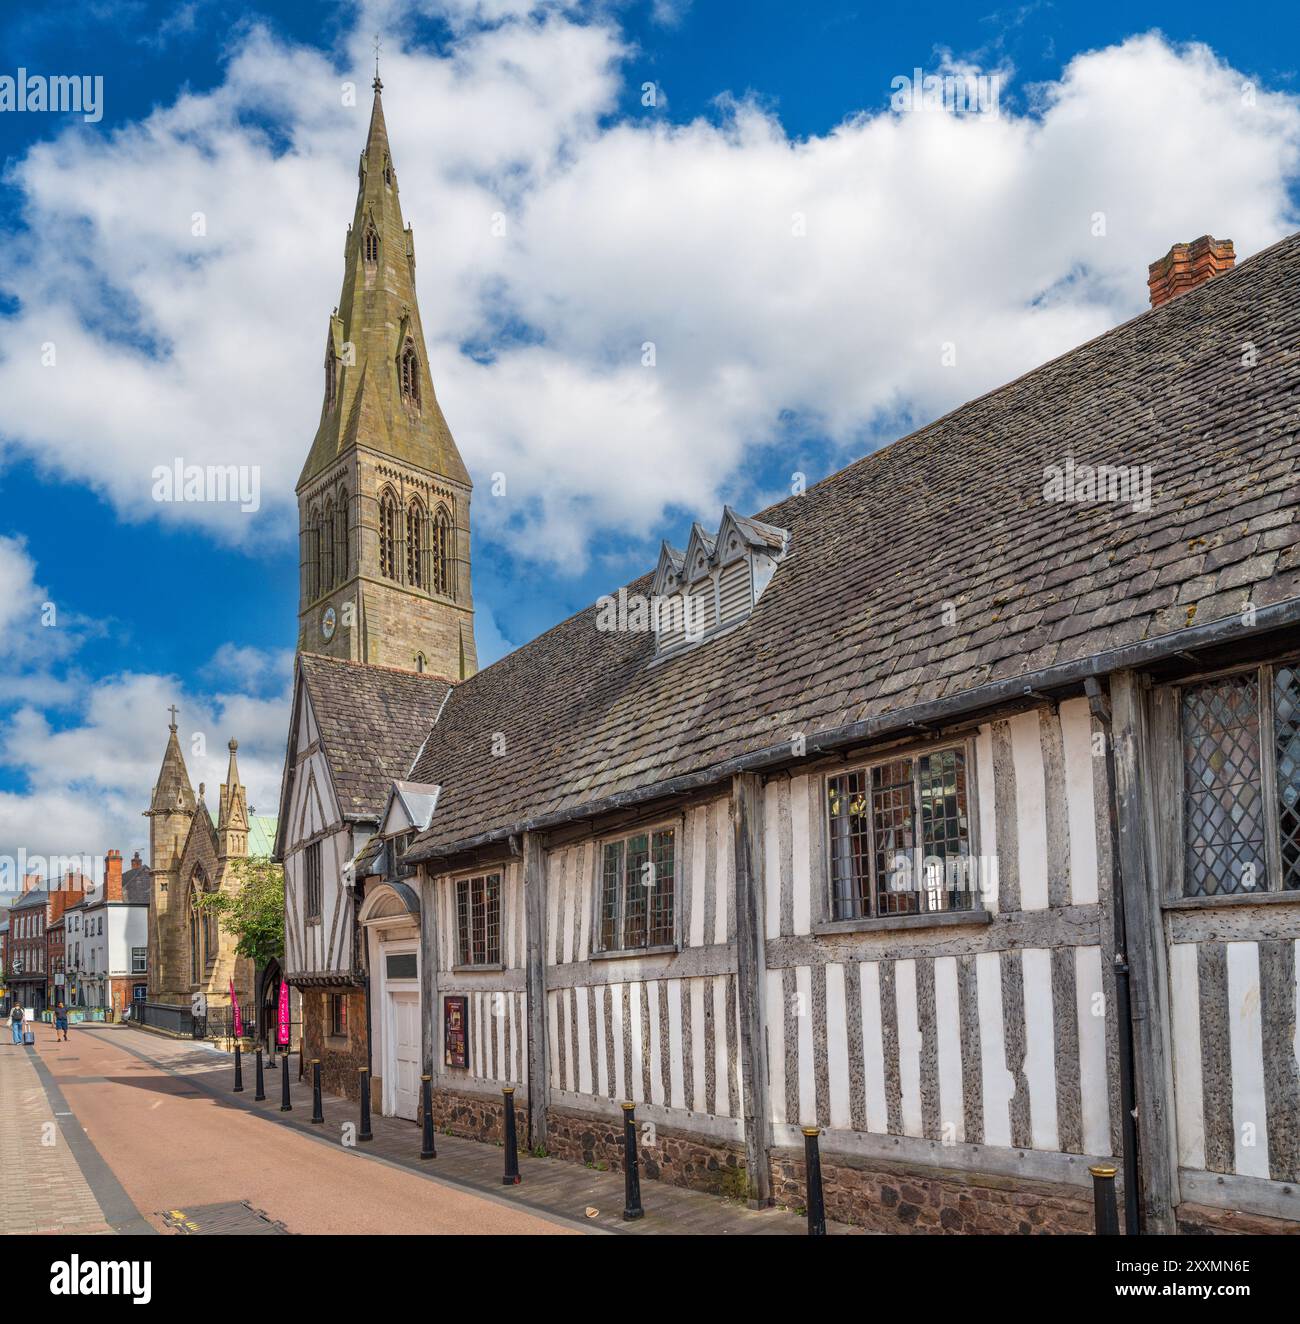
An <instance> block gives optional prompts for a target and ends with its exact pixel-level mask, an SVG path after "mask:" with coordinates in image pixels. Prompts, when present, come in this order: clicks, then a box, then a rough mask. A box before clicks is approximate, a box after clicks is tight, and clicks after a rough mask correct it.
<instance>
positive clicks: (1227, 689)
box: [1183, 672, 1265, 896]
mask: <svg viewBox="0 0 1300 1324" xmlns="http://www.w3.org/2000/svg"><path fill="white" fill-rule="evenodd" d="M1260 783H1261V777H1260V750H1259V679H1258V676H1257V675H1256V673H1255V672H1248V673H1246V674H1245V675H1240V676H1228V677H1225V678H1224V679H1222V680H1215V681H1210V682H1209V683H1208V684H1205V685H1196V686H1193V687H1192V688H1190V689H1188V690H1185V691H1184V693H1183V789H1184V798H1183V845H1184V850H1185V855H1184V861H1183V882H1184V889H1185V891H1186V892H1187V894H1188V895H1189V896H1220V895H1223V894H1225V893H1231V892H1250V891H1253V890H1255V889H1256V888H1257V887H1259V886H1263V885H1264V879H1265V867H1264V797H1263V795H1262V793H1261V785H1260Z"/></svg>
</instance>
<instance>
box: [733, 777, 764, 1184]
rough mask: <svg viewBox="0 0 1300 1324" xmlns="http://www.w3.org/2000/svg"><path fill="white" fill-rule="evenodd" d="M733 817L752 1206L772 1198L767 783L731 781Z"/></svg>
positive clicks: (742, 1068)
mask: <svg viewBox="0 0 1300 1324" xmlns="http://www.w3.org/2000/svg"><path fill="white" fill-rule="evenodd" d="M731 821H732V826H733V828H734V830H735V835H736V848H735V861H736V1006H737V1010H738V1012H739V1019H740V1078H741V1094H742V1096H743V1107H742V1114H743V1117H742V1120H743V1121H744V1126H745V1166H746V1167H747V1169H748V1171H749V1183H750V1184H749V1193H750V1205H751V1207H755V1208H757V1207H761V1206H763V1205H768V1204H771V1202H772V1172H771V1167H770V1165H769V1161H768V1139H769V1137H770V1135H771V1114H770V1111H769V1108H768V1099H767V1027H766V1017H765V1016H764V1014H763V1004H764V997H765V994H766V986H767V962H766V956H765V939H766V933H765V923H764V897H765V890H764V884H763V862H764V858H765V852H764V847H763V785H762V781H761V779H760V778H758V777H757V776H755V775H754V774H753V773H741V774H739V775H737V776H736V777H733V778H732V782H731Z"/></svg>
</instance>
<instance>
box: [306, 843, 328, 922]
mask: <svg viewBox="0 0 1300 1324" xmlns="http://www.w3.org/2000/svg"><path fill="white" fill-rule="evenodd" d="M313 861H314V862H315V867H314V868H313V867H312V865H313ZM323 892H324V889H323V888H322V886H321V848H320V842H319V841H311V842H308V843H307V845H305V846H304V847H303V848H302V918H303V923H304V924H319V923H320V922H321V911H322V910H323V908H324V907H323V904H322V903H323V900H324V897H323ZM313 900H314V901H315V903H316V907H315V911H314V912H313V910H312V901H313Z"/></svg>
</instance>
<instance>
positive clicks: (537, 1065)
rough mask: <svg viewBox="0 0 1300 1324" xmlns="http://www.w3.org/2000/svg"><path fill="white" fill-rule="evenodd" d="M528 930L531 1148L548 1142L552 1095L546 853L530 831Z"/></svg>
mask: <svg viewBox="0 0 1300 1324" xmlns="http://www.w3.org/2000/svg"><path fill="white" fill-rule="evenodd" d="M523 855H524V929H525V934H526V943H525V951H526V952H527V970H526V972H525V974H526V981H527V982H526V987H527V990H528V998H527V1003H528V1146H529V1148H530V1149H535V1148H536V1147H537V1146H538V1145H543V1144H545V1143H546V1104H547V1099H548V1097H549V1094H550V1082H549V1079H548V1076H549V1063H550V1057H549V1054H548V1053H547V1048H546V852H545V851H544V850H543V849H542V842H541V839H540V838H539V837H538V836H537V834H536V833H535V832H526V833H525V834H524V841H523Z"/></svg>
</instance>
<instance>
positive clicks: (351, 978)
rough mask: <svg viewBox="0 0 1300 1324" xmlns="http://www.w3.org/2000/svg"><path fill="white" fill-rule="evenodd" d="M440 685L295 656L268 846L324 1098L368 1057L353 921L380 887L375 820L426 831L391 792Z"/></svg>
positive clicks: (291, 973) (352, 1085)
mask: <svg viewBox="0 0 1300 1324" xmlns="http://www.w3.org/2000/svg"><path fill="white" fill-rule="evenodd" d="M448 684H449V683H448V682H447V681H445V680H441V679H439V678H437V677H435V676H432V675H428V674H425V675H421V674H419V673H416V672H409V671H403V670H397V669H396V668H390V667H379V666H373V665H366V664H362V663H357V662H350V661H347V660H345V659H340V658H326V657H320V656H317V655H315V654H311V653H302V654H299V656H298V660H297V665H296V668H295V680H294V703H293V711H292V718H291V727H290V738H289V744H288V749H287V752H286V757H285V771H284V779H283V782H282V785H281V791H280V806H281V808H280V830H279V835H278V837H277V840H276V857H277V858H278V859H280V860H281V861H282V862H283V864H284V873H285V973H286V977H287V979H288V980H289V982H290V983H292V984H293V985H295V986H296V987H298V988H299V989H301V990H302V992H303V1034H304V1040H305V1042H306V1044H307V1047H308V1050H309V1051H310V1052H311V1053H313V1054H314V1055H316V1056H318V1057H320V1058H321V1061H322V1064H323V1070H324V1074H325V1078H326V1079H327V1080H328V1081H329V1083H330V1085H331V1087H332V1088H339V1089H348V1090H349V1092H351V1093H355V1089H356V1066H357V1065H366V1064H368V1060H369V1055H370V1048H369V1043H368V1040H367V1037H366V1015H365V1003H364V998H363V996H362V994H361V990H362V989H363V987H364V981H365V977H366V972H367V969H368V966H367V961H366V958H365V956H364V955H363V953H362V951H361V929H360V927H359V925H358V914H357V912H358V908H359V906H360V905H361V903H362V902H363V900H364V898H365V895H366V889H367V887H368V886H371V885H372V883H373V884H377V883H378V882H379V881H380V878H379V877H377V876H374V875H372V874H371V873H370V872H369V871H368V870H369V867H370V865H371V863H372V862H373V856H374V855H375V854H376V853H377V852H378V850H379V848H380V847H381V846H382V845H383V844H384V841H385V839H384V837H383V835H382V834H381V833H380V829H381V827H382V826H384V824H385V820H386V819H390V820H393V821H395V820H396V818H397V816H398V815H399V814H400V815H405V814H406V813H407V812H408V811H409V812H410V813H412V814H414V815H416V818H415V819H413V820H410V821H408V820H407V818H406V817H403V818H402V831H403V832H404V833H406V834H407V835H408V836H410V835H413V833H414V830H415V827H416V824H417V822H419V823H422V824H427V822H428V812H429V809H430V808H431V804H426V803H425V802H426V801H427V800H428V796H427V794H426V792H425V788H419V787H412V788H410V789H409V790H408V791H407V792H406V797H407V798H406V799H403V798H402V795H401V793H399V794H398V797H397V805H396V807H395V806H394V803H393V796H392V790H393V782H394V781H395V780H396V779H399V778H401V777H402V775H403V774H404V773H405V772H406V770H407V769H408V768H409V767H410V765H411V763H412V762H413V761H414V759H415V756H416V754H417V752H418V751H419V748H420V745H421V743H422V741H423V739H424V736H425V734H426V732H427V730H428V726H429V723H430V722H431V720H432V718H433V716H434V715H435V714H436V713H437V711H438V707H439V705H440V704H441V702H442V700H443V699H444V698H445V697H446V694H447V690H448ZM421 814H423V818H420V817H419V816H420V815H421ZM372 842H373V849H372V851H371V853H370V855H367V854H366V848H367V846H370V845H371V843H372ZM385 928H386V929H387V928H391V925H386V926H385ZM380 1032H381V1033H382V1029H381V1031H380ZM376 1080H377V1081H381V1080H382V1078H381V1077H380V1075H379V1072H378V1069H376ZM378 1087H379V1088H382V1084H380V1085H379V1086H378Z"/></svg>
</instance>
